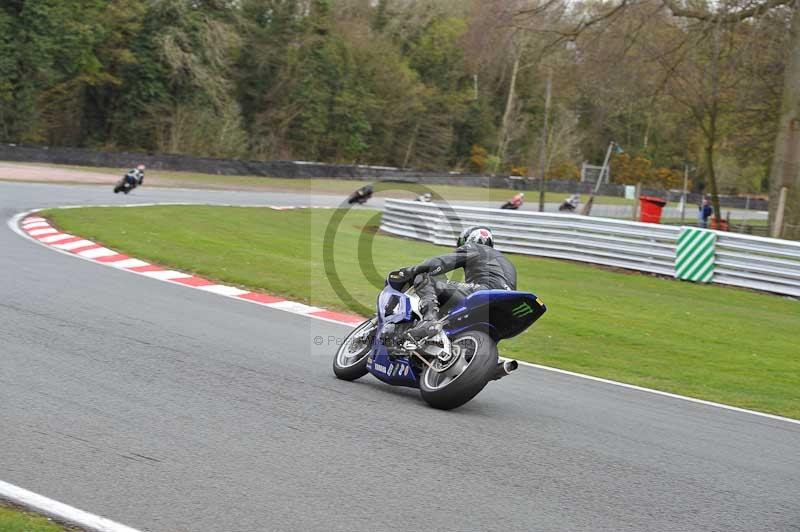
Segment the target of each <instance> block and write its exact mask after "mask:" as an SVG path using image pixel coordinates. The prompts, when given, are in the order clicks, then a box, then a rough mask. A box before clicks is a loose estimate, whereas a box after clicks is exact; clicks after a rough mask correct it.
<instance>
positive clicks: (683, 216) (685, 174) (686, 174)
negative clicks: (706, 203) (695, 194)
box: [681, 163, 689, 225]
mask: <svg viewBox="0 0 800 532" xmlns="http://www.w3.org/2000/svg"><path fill="white" fill-rule="evenodd" d="M687 188H689V164H688V163H684V164H683V194H681V225H683V223H684V221H685V220H686V200H687V199H688V196H689V191H688V190H687Z"/></svg>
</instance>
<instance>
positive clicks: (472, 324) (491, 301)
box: [445, 290, 547, 342]
mask: <svg viewBox="0 0 800 532" xmlns="http://www.w3.org/2000/svg"><path fill="white" fill-rule="evenodd" d="M546 311H547V307H546V306H545V304H544V303H543V302H542V300H541V299H539V298H538V297H536V295H535V294H531V293H530V292H517V291H515V290H481V291H479V292H475V293H473V294H470V295H469V296H467V297H466V298H465V299H464V301H462V302H461V303H460V304H459V305H458V306H456V307H455V308H453V309H452V310H450V312H448V314H447V328H446V329H445V333H446V334H447V335H448V336H454V335H456V334H459V333H460V332H463V331H465V330H468V329H484V330H485V331H486V332H487V333H488V334H489V335H490V336H491V337H492V338H493V339H494V340H495V341H496V342H499V341H500V340H503V339H505V338H512V337H514V336H516V335H518V334H520V333H521V332H523V331H524V330H525V329H527V328H528V327H530V326H531V325H533V323H534V322H535V321H536V320H538V319H539V318H540V317H542V314H544V313H545V312H546Z"/></svg>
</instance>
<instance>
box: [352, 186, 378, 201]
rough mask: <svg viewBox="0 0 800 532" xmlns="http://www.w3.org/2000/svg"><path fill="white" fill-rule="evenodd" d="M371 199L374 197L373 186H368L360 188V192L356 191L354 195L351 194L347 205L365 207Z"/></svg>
mask: <svg viewBox="0 0 800 532" xmlns="http://www.w3.org/2000/svg"><path fill="white" fill-rule="evenodd" d="M371 197H372V186H371V185H366V186H363V187H361V188H359V189H358V190H356V191H355V192H353V193H352V194H350V197H349V198H347V203H348V204H350V205H353V204H354V203H358V204H359V205H363V204H365V203H366V202H367V200H368V199H370V198H371Z"/></svg>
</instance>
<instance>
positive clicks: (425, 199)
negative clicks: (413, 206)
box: [416, 192, 433, 203]
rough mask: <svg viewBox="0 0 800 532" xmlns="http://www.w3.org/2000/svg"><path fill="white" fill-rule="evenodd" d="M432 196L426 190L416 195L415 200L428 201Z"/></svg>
mask: <svg viewBox="0 0 800 532" xmlns="http://www.w3.org/2000/svg"><path fill="white" fill-rule="evenodd" d="M432 197H433V196H431V193H430V192H426V193H425V194H420V195H419V196H417V199H416V201H421V202H422V203H430V201H431V198H432Z"/></svg>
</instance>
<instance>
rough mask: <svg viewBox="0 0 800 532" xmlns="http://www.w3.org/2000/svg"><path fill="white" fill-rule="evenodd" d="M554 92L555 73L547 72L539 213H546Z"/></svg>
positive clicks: (540, 155)
mask: <svg viewBox="0 0 800 532" xmlns="http://www.w3.org/2000/svg"><path fill="white" fill-rule="evenodd" d="M552 91H553V71H552V70H548V72H547V88H546V94H545V99H544V123H543V125H542V146H541V150H540V151H539V212H544V193H545V184H544V183H545V179H546V177H545V176H546V174H547V122H548V118H549V117H548V115H549V114H550V95H551V93H552Z"/></svg>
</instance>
